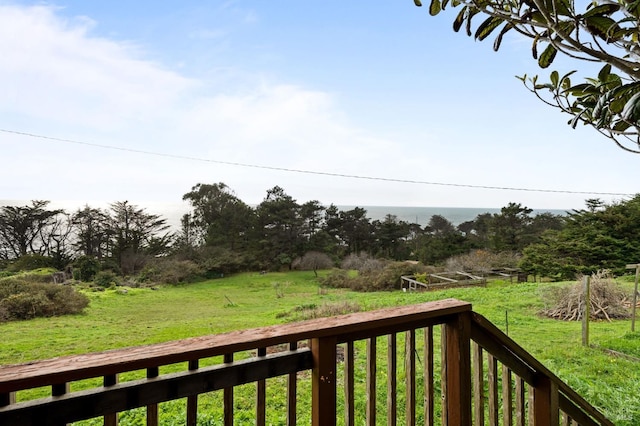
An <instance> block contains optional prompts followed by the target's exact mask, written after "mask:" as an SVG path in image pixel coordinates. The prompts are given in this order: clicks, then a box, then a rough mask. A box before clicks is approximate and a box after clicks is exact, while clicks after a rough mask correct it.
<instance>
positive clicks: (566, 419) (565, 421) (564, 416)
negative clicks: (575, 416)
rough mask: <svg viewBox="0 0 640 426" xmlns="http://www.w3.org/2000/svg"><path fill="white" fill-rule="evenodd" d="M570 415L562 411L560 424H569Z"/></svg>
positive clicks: (569, 425)
mask: <svg viewBox="0 0 640 426" xmlns="http://www.w3.org/2000/svg"><path fill="white" fill-rule="evenodd" d="M571 423H572V421H571V417H570V416H569V415H568V414H567V413H564V412H563V413H562V426H571Z"/></svg>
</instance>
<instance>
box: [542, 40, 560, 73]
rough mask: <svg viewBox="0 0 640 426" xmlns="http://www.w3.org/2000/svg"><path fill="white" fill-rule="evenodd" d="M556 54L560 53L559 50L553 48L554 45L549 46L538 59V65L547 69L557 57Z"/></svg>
mask: <svg viewBox="0 0 640 426" xmlns="http://www.w3.org/2000/svg"><path fill="white" fill-rule="evenodd" d="M556 53H558V50H557V49H556V48H555V47H554V46H553V44H549V45H548V46H547V47H546V49H544V52H542V55H540V58H539V59H538V65H539V66H540V68H547V67H548V66H549V65H551V64H552V63H553V60H554V59H555V57H556Z"/></svg>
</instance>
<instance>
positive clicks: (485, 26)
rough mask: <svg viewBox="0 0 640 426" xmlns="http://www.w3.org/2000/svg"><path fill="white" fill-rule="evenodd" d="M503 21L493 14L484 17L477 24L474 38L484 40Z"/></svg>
mask: <svg viewBox="0 0 640 426" xmlns="http://www.w3.org/2000/svg"><path fill="white" fill-rule="evenodd" d="M503 22H504V19H502V18H498V17H495V16H492V17H490V18H488V19H486V20H485V21H484V22H483V23H482V24H480V25H479V26H478V29H477V30H476V35H475V38H476V40H480V41H482V40H484V39H485V38H487V37H488V36H489V35H490V34H491V33H492V32H493V30H495V29H496V28H498V27H499V26H500V25H501V24H502V23H503Z"/></svg>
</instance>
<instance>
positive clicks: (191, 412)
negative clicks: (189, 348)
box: [186, 359, 200, 426]
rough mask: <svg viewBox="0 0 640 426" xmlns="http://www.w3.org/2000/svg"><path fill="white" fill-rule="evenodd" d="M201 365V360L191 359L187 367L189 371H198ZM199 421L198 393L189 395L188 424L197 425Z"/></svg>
mask: <svg viewBox="0 0 640 426" xmlns="http://www.w3.org/2000/svg"><path fill="white" fill-rule="evenodd" d="M199 367H200V362H199V361H198V360H197V359H195V360H191V361H189V363H188V364H187V368H188V369H189V371H196V370H197V369H198V368H199ZM197 423H198V395H189V396H188V397H187V423H186V425H187V426H196V424H197Z"/></svg>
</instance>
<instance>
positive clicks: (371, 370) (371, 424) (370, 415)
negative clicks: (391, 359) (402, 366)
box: [366, 337, 377, 426]
mask: <svg viewBox="0 0 640 426" xmlns="http://www.w3.org/2000/svg"><path fill="white" fill-rule="evenodd" d="M376 346H377V345H376V338H375V337H373V338H371V339H367V379H366V380H367V384H366V389H367V390H366V398H367V407H366V410H367V416H366V422H367V426H375V425H376V394H377V392H376V364H377V363H376V358H377V349H376Z"/></svg>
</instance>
